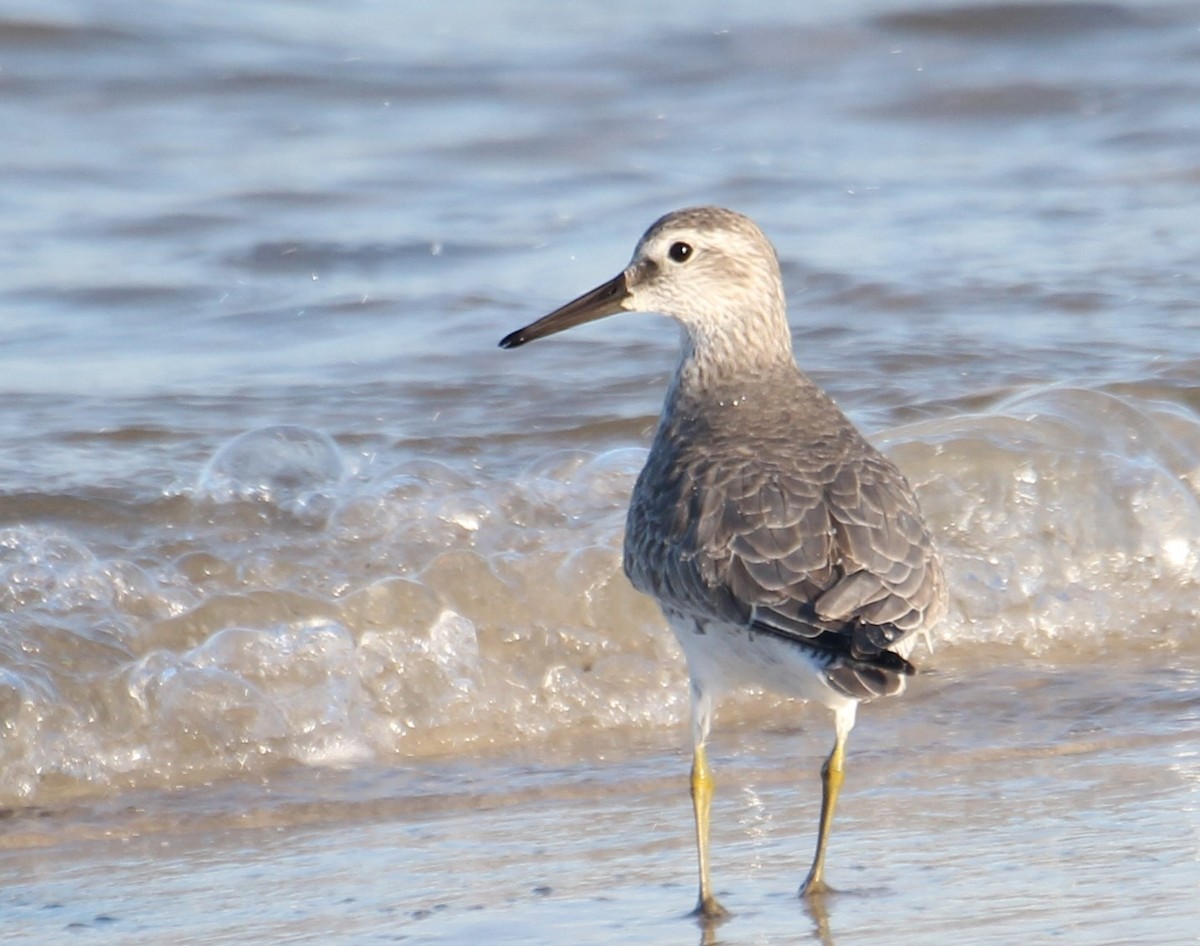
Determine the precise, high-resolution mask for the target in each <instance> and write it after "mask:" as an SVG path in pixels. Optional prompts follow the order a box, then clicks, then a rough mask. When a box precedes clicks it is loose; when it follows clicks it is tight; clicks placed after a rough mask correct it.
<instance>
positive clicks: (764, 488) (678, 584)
mask: <svg viewBox="0 0 1200 946" xmlns="http://www.w3.org/2000/svg"><path fill="white" fill-rule="evenodd" d="M864 446H865V445H864ZM684 478H685V480H688V479H690V482H687V483H684V484H680V485H681V486H682V488H683V492H684V493H685V494H687V495H689V496H690V502H689V503H680V506H679V508H680V513H681V516H680V518H679V520H678V526H679V530H680V532H683V533H684V534H683V535H682V536H680V538H682V540H683V541H673V540H671V541H665V542H663V544H662V545H661V546H660V548H659V556H661V557H659V558H658V561H659V563H660V564H661V565H662V566H665V567H664V568H661V569H659V570H658V577H659V579H660V580H659V581H656V582H655V584H656V585H657V586H658V587H656V588H654V589H653V593H654V594H656V595H657V596H658V597H659V598H660V599H663V600H666V601H669V602H671V603H672V604H674V605H675V606H681V607H684V608H686V609H688V610H692V611H696V612H699V613H703V614H707V615H710V616H714V617H719V618H721V619H722V620H724V621H727V622H729V623H732V624H744V625H746V626H748V627H751V628H752V629H755V630H758V631H760V632H765V633H771V634H775V635H777V636H782V637H791V638H794V639H797V640H803V641H805V642H806V643H808V644H810V645H812V646H814V647H817V648H819V649H825V650H829V651H831V652H833V653H834V654H836V655H837V657H838V658H839V659H838V660H837V661H835V662H834V664H833V665H831V669H830V671H827V673H828V675H829V676H830V678H831V682H832V683H834V685H836V686H838V687H839V688H841V689H843V690H845V691H846V692H848V693H850V694H851V695H854V696H858V697H861V698H868V697H870V696H876V695H880V694H882V693H888V692H894V691H895V690H896V689H898V688H899V686H900V681H899V679H898V677H897V675H898V674H905V673H911V672H912V670H911V667H910V666H909V665H908V664H907V662H906V661H904V660H903V658H902V657H900V656H898V655H897V654H895V653H894V652H893V651H892V648H894V647H895V645H897V644H899V643H900V642H901V641H903V640H904V639H905V638H907V637H909V636H911V635H912V634H913V633H914V632H917V631H919V630H921V629H923V628H926V627H928V626H930V625H931V624H932V623H933V622H934V621H936V620H937V618H938V617H940V614H941V612H942V610H943V609H944V606H945V602H944V598H945V590H944V582H943V578H942V573H941V568H940V565H939V563H938V559H937V555H936V552H935V551H934V548H933V543H932V539H931V537H930V535H929V533H928V531H927V529H926V528H925V526H924V524H923V522H922V520H921V517H920V513H919V510H918V508H917V504H916V500H915V498H914V497H913V495H912V492H911V490H910V489H909V487H908V484H907V482H906V481H905V480H904V478H903V476H902V475H901V474H900V472H899V471H898V470H897V469H896V468H895V466H893V465H892V464H891V462H890V461H889V460H887V459H886V458H885V457H883V456H882V455H881V454H878V453H876V452H875V451H874V450H872V449H871V448H869V447H867V448H866V449H865V451H864V452H863V453H860V454H858V455H857V456H855V457H852V458H849V459H847V458H842V460H841V462H840V463H837V464H828V465H826V466H825V467H823V468H821V467H816V465H815V464H814V468H812V469H807V470H800V471H797V470H795V469H790V470H788V471H787V472H786V473H785V472H782V471H781V470H779V469H778V468H773V467H772V466H771V465H769V464H763V463H761V462H760V463H746V462H744V461H739V462H725V463H722V462H720V461H713V462H710V463H703V464H698V465H697V467H696V468H693V470H692V475H691V477H689V476H688V475H686V474H685V476H684ZM684 507H687V511H686V513H685V512H684ZM662 538H666V537H662ZM631 577H635V576H634V575H633V574H632V573H631ZM634 583H635V584H638V581H637V580H636V578H635V582H634ZM639 587H640V585H639ZM644 590H651V589H649V588H646V589H644Z"/></svg>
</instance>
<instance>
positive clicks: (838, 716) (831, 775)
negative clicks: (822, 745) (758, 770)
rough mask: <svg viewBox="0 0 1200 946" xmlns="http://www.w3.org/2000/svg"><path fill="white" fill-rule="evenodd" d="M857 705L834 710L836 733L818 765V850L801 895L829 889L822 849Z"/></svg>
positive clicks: (844, 763)
mask: <svg viewBox="0 0 1200 946" xmlns="http://www.w3.org/2000/svg"><path fill="white" fill-rule="evenodd" d="M857 708H858V707H857V704H853V703H852V704H850V705H849V707H847V708H844V709H838V710H835V711H834V713H835V716H834V727H835V730H836V736H835V738H834V742H833V751H832V752H830V753H829V758H828V759H826V760H825V764H824V765H823V766H821V823H820V825H819V826H818V828H817V852H816V854H815V855H814V856H813V862H812V867H811V868H810V869H809V871H808V876H807V877H806V878H804V883H803V884H801V885H800V896H802V897H812V896H820V895H821V894H825V893H828V892H829V885H828V884H827V883H825V848H826V845H827V844H828V842H829V830H830V828H832V827H833V812H834V810H835V809H836V808H837V800H838V793H839V792H841V790H842V782H843V781H845V778H846V737H847V736H849V735H850V730H851V728H853V726H854V718H855V713H856V710H857Z"/></svg>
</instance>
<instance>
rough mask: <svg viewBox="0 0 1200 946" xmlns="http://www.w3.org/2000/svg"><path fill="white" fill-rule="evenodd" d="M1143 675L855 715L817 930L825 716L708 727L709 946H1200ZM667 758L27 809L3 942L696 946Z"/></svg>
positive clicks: (1027, 679)
mask: <svg viewBox="0 0 1200 946" xmlns="http://www.w3.org/2000/svg"><path fill="white" fill-rule="evenodd" d="M1144 670H1145V674H1146V675H1147V679H1143V680H1141V683H1142V684H1146V686H1145V688H1144V689H1143V692H1142V695H1141V698H1140V699H1139V700H1137V701H1131V700H1129V699H1126V698H1124V697H1123V696H1122V694H1123V693H1126V692H1127V691H1128V689H1129V687H1130V686H1131V685H1133V684H1134V683H1135V682H1136V681H1132V680H1131V679H1129V678H1128V677H1127V676H1124V675H1120V674H1105V673H1102V672H1100V671H1099V670H1097V671H1096V672H1094V673H1093V674H1092V675H1091V677H1090V679H1084V678H1082V677H1081V675H1080V674H1078V673H1071V674H1063V673H1061V672H1047V673H1044V674H1040V675H1039V674H1025V675H1022V676H1021V677H1020V678H1018V677H1014V676H1011V675H999V674H992V675H990V676H989V675H981V676H979V678H978V679H979V682H982V683H984V684H992V686H985V687H984V688H983V689H978V690H976V693H975V696H974V697H973V698H971V697H970V696H969V695H968V694H967V693H966V691H965V689H964V688H963V687H961V686H959V682H960V681H959V679H958V678H956V677H955V676H954V675H938V676H934V677H931V678H930V679H929V680H928V681H926V682H925V684H924V685H923V686H922V687H921V688H920V689H919V690H918V691H917V692H916V693H915V694H913V698H912V699H911V700H908V701H907V702H908V705H907V706H906V707H905V708H904V711H903V712H901V713H899V714H896V715H890V714H888V713H883V712H880V713H876V712H874V708H871V711H870V712H868V713H867V714H865V716H864V723H865V725H863V726H862V727H861V729H862V732H861V733H859V732H857V731H856V733H855V735H856V736H857V737H858V739H857V740H856V746H855V752H854V753H853V754H852V759H851V764H850V765H851V767H850V770H849V779H848V781H847V788H846V796H845V802H844V807H843V810H842V811H841V812H839V815H840V817H839V822H838V825H837V830H836V831H835V835H834V844H833V848H832V851H831V864H830V871H831V879H832V881H833V882H834V884H835V885H837V886H838V887H839V888H841V890H842V893H841V894H840V895H839V896H836V897H834V898H832V899H831V900H830V902H829V905H828V917H827V921H828V922H827V926H823V924H822V923H821V922H818V921H819V920H821V919H823V918H821V917H817V916H814V915H813V914H812V912H811V911H808V910H806V909H805V908H804V906H803V905H802V904H800V903H799V902H798V901H797V900H796V898H795V888H796V885H797V884H798V883H799V880H800V878H801V876H802V872H803V870H804V865H805V863H806V859H807V857H808V856H809V854H810V845H811V843H812V830H813V819H814V818H815V812H816V806H817V804H818V800H819V799H818V794H817V782H816V765H818V764H819V759H820V755H821V752H822V751H823V749H824V746H825V742H826V736H827V734H826V732H825V731H824V730H823V729H821V728H820V726H819V723H820V716H819V715H818V714H815V713H811V712H809V711H807V710H800V709H799V708H798V710H797V720H796V722H798V723H800V724H801V725H802V726H803V729H801V728H798V727H796V726H791V727H788V728H786V729H784V728H779V727H776V728H774V729H771V728H764V727H763V725H762V721H761V720H758V721H754V720H751V721H748V722H746V723H743V724H734V725H731V726H729V727H724V728H722V730H721V733H720V736H719V738H718V741H717V744H716V750H717V751H716V752H715V753H714V764H715V765H716V766H717V774H718V778H719V784H718V796H717V803H716V808H715V812H716V816H717V822H716V824H715V827H714V852H715V856H714V860H715V863H714V872H715V879H716V883H717V886H718V888H719V890H720V891H721V892H722V898H723V899H724V900H726V901H727V902H728V905H729V906H730V907H731V908H732V909H733V910H734V911H735V916H734V918H733V919H732V920H731V921H729V922H728V923H726V924H725V925H723V926H721V927H720V928H719V929H717V930H715V931H710V933H711V935H710V937H709V940H708V941H712V942H721V943H738V942H776V941H778V942H785V941H786V942H795V941H797V939H799V940H800V941H808V940H811V941H814V942H823V943H832V942H840V943H848V942H849V943H874V942H879V943H884V942H887V943H914V944H915V943H928V942H930V941H946V940H947V939H948V938H949V937H954V938H958V939H961V937H962V936H963V935H964V934H966V933H968V932H969V935H970V940H971V941H972V942H977V943H985V942H986V943H992V942H994V943H1011V942H1016V941H1021V940H1022V939H1026V940H1032V941H1041V940H1044V939H1046V938H1049V937H1060V936H1061V937H1063V941H1066V942H1071V943H1119V942H1130V943H1132V942H1142V943H1144V942H1155V943H1173V942H1178V943H1185V942H1194V941H1195V933H1194V930H1195V928H1196V924H1195V920H1196V917H1197V910H1198V908H1197V906H1196V903H1197V899H1196V893H1197V890H1198V889H1200V865H1198V862H1197V851H1200V814H1198V812H1200V805H1197V800H1198V798H1200V760H1198V759H1197V755H1196V751H1195V746H1194V740H1192V739H1191V738H1190V735H1189V733H1188V732H1187V723H1188V719H1189V716H1188V714H1189V713H1190V714H1192V715H1191V717H1190V718H1191V719H1192V720H1193V722H1194V718H1195V714H1196V702H1197V701H1196V698H1195V695H1194V693H1192V694H1189V693H1188V692H1187V691H1186V689H1185V688H1184V686H1185V685H1186V682H1187V678H1188V674H1187V672H1186V671H1180V672H1179V673H1178V674H1177V675H1176V676H1175V677H1174V678H1171V677H1167V678H1165V679H1164V678H1162V677H1157V678H1156V679H1158V681H1159V686H1158V688H1157V689H1154V688H1153V687H1150V686H1149V685H1148V675H1149V674H1151V673H1152V671H1153V668H1152V667H1149V666H1148V667H1146V668H1144ZM1004 679H1009V680H1010V682H1012V683H1013V684H1014V685H1013V686H1010V687H1008V688H1003V687H1001V686H1000V683H1001V682H1002V681H1003V680H1004ZM1172 679H1174V684H1178V685H1165V684H1167V683H1170V681H1171V680H1172ZM968 710H969V712H968ZM750 715H751V716H753V715H754V713H753V712H751V713H750ZM662 735H663V736H664V739H663V741H662V743H661V744H660V745H659V746H658V748H657V749H655V748H654V747H652V746H646V745H642V746H636V747H633V748H632V749H631V750H630V751H628V752H626V753H625V754H621V755H618V756H617V757H612V758H604V757H602V756H605V755H607V754H608V753H607V751H605V750H604V749H601V751H600V752H599V754H598V755H592V756H591V757H590V758H587V759H585V760H584V761H573V762H572V761H571V760H570V759H569V758H562V757H557V756H558V755H559V753H557V752H552V753H549V755H554V756H556V757H555V758H552V759H544V760H543V761H542V762H541V763H540V764H537V763H535V762H534V761H533V760H530V759H526V760H522V761H520V762H519V763H516V764H514V763H513V762H512V761H511V760H510V761H509V762H507V763H506V762H503V761H501V760H495V759H493V760H474V761H472V760H448V761H447V762H445V763H443V764H442V765H441V766H440V767H439V766H437V765H430V766H426V767H425V768H424V770H421V771H417V770H411V771H408V770H405V768H404V767H402V766H398V767H392V768H380V769H374V770H370V771H367V770H363V771H359V772H347V773H324V774H320V773H311V772H310V773H307V774H306V773H304V772H299V773H290V774H288V775H286V776H284V777H281V778H278V779H273V780H270V781H269V782H268V783H266V784H265V785H264V784H260V783H256V784H253V785H252V784H249V783H247V784H238V783H236V782H233V783H229V784H224V785H221V786H216V787H213V788H211V789H192V790H189V791H186V792H180V793H176V794H174V795H172V794H159V795H157V796H156V795H152V794H147V795H145V796H142V797H140V798H139V797H134V796H125V797H122V796H118V797H116V798H113V799H109V800H106V801H104V802H102V803H97V804H94V805H91V806H76V807H73V808H65V809H63V810H59V811H40V812H38V811H29V812H18V813H15V814H14V815H13V816H12V817H9V818H8V819H6V820H5V821H4V822H3V826H2V829H0V831H2V836H3V839H4V840H3V843H4V846H5V849H4V850H3V851H0V912H2V913H3V914H4V916H5V918H6V919H5V923H4V928H5V934H4V935H5V941H8V942H29V943H34V942H37V943H57V942H64V943H65V942H78V941H79V939H78V937H79V936H80V935H86V936H87V937H88V941H89V942H91V941H102V942H119V943H131V944H136V943H151V942H155V943H158V942H161V941H162V940H163V939H164V938H168V939H174V940H177V941H186V942H189V943H213V944H217V943H234V942H237V943H245V942H247V941H250V942H307V941H313V942H316V941H323V942H371V941H396V940H400V941H407V942H430V943H468V942H472V941H477V940H484V941H487V942H493V943H494V942H501V943H503V942H512V943H518V942H519V943H540V942H544V943H561V942H573V943H612V942H630V943H633V942H638V943H642V942H647V941H653V942H689V943H691V942H696V941H697V939H698V938H699V937H700V935H701V934H702V932H703V931H701V930H700V928H699V927H698V926H697V925H696V924H695V922H694V921H692V920H690V919H687V918H686V917H685V916H684V914H686V913H687V911H688V909H689V908H690V906H691V902H692V899H693V897H694V891H693V865H692V856H693V855H692V850H691V837H690V826H689V823H688V819H689V804H688V799H687V794H686V788H685V784H686V783H685V781H684V776H685V772H686V758H685V755H684V753H683V752H682V751H681V749H679V748H678V747H670V746H669V745H667V741H668V739H669V738H670V736H671V735H672V734H669V733H667V734H662ZM601 741H602V740H600V741H598V742H601ZM593 748H595V747H593ZM584 754H585V755H586V753H584ZM561 755H562V756H570V755H571V752H570V751H569V750H566V749H564V750H563V751H562V753H561ZM598 756H599V757H598Z"/></svg>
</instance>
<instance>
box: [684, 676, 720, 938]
mask: <svg viewBox="0 0 1200 946" xmlns="http://www.w3.org/2000/svg"><path fill="white" fill-rule="evenodd" d="M691 676H692V679H691V692H692V810H693V811H694V812H695V814H696V855H697V858H698V860H699V867H700V896H699V898H698V899H697V900H696V909H695V910H693V911H692V915H693V916H698V917H701V918H702V919H706V920H716V919H720V918H721V917H724V916H728V915H729V911H728V910H726V909H725V908H724V907H723V906H721V904H719V903H718V902H717V898H716V897H715V896H714V895H713V892H712V881H711V880H710V879H709V875H708V827H709V818H708V816H709V811H710V809H711V807H712V796H713V777H712V772H711V771H710V770H709V768H708V755H707V753H706V752H705V751H704V747H705V744H706V743H707V742H708V734H709V731H710V730H711V729H712V694H711V693H710V692H706V691H705V690H704V688H703V687H702V686H701V685H700V681H699V680H698V678H697V677H696V675H695V674H692V675H691Z"/></svg>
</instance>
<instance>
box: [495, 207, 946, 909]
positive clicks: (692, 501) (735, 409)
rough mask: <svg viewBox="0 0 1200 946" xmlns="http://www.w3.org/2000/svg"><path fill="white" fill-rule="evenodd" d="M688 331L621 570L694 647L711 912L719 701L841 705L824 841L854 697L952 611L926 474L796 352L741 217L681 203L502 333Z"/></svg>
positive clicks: (699, 824) (509, 343)
mask: <svg viewBox="0 0 1200 946" xmlns="http://www.w3.org/2000/svg"><path fill="white" fill-rule="evenodd" d="M624 310H632V311H655V312H662V313H664V314H666V315H669V316H671V317H672V318H674V319H675V320H676V321H677V322H679V323H680V325H681V326H682V328H683V333H682V349H683V350H682V357H681V359H680V362H679V366H678V368H677V370H676V372H675V376H674V378H673V380H672V382H671V385H670V389H669V390H668V392H667V398H666V403H665V405H664V407H663V412H662V417H661V419H660V421H659V425H658V430H657V432H656V433H655V436H654V443H653V445H652V447H651V449H650V455H649V457H648V459H647V461H646V466H645V468H644V469H643V470H642V473H641V475H640V476H639V477H638V481H637V486H636V487H635V488H634V492H633V498H632V500H631V503H630V508H629V516H628V520H627V524H626V533H625V571H626V574H627V575H628V576H629V578H630V580H631V581H632V582H633V584H634V586H635V587H636V588H638V589H639V590H640V591H643V592H645V593H646V594H649V595H651V596H653V597H654V598H655V599H656V600H657V601H658V602H659V604H660V606H661V607H662V610H663V613H664V614H665V615H666V617H667V619H668V621H669V622H670V624H671V627H672V629H673V630H674V632H675V634H676V636H677V637H678V639H679V642H680V645H681V646H682V648H683V651H684V654H685V655H686V657H687V661H688V670H689V674H690V676H691V680H692V706H693V720H694V725H693V739H694V747H695V762H694V765H693V769H692V795H693V799H694V802H695V807H696V830H697V843H698V847H699V853H700V900H699V903H698V905H697V912H698V913H700V914H702V915H703V916H707V917H715V916H720V915H722V914H723V913H724V910H723V908H722V907H721V906H720V904H719V903H717V901H716V898H715V897H714V896H713V894H712V890H711V885H710V883H709V878H708V816H709V815H708V812H709V800H710V798H711V793H712V781H711V776H710V773H709V770H708V765H707V761H706V757H705V751H704V748H705V743H706V741H707V738H708V734H709V730H710V726H711V719H712V710H713V703H714V700H715V698H716V697H717V696H718V695H719V693H720V692H721V691H722V690H724V689H726V688H728V687H730V686H737V685H753V686H763V687H766V688H768V689H773V690H777V691H779V692H782V693H786V694H789V695H792V696H797V697H800V698H803V699H810V700H816V701H818V702H820V703H822V704H824V705H825V706H828V707H829V708H830V709H832V710H833V712H834V715H835V723H836V730H837V739H836V741H835V744H834V748H833V751H832V752H831V753H830V756H829V759H828V760H827V761H826V763H825V766H824V767H823V769H822V782H823V786H824V792H823V804H822V814H821V824H820V830H819V833H818V842H817V852H816V856H815V857H814V860H813V866H812V870H811V871H810V872H809V875H808V878H807V879H806V881H805V883H804V886H803V887H802V893H804V894H807V895H817V894H821V893H823V892H825V891H826V890H827V889H828V888H827V887H826V885H825V882H824V857H825V842H826V839H827V836H828V832H829V827H830V824H831V823H832V818H833V809H834V805H835V804H836V800H837V795H838V791H839V788H840V786H841V780H842V769H843V757H844V755H843V754H844V745H845V739H846V736H847V735H848V733H849V731H850V729H851V727H852V726H853V725H854V719H855V711H856V708H857V705H858V702H859V701H862V700H867V699H871V698H874V697H878V696H887V695H892V694H895V693H899V692H900V691H901V690H902V689H903V688H904V683H905V679H906V677H907V676H908V675H909V674H911V673H912V667H911V665H910V664H909V663H908V661H907V659H906V657H907V655H908V654H909V652H910V651H911V649H912V646H913V643H914V640H915V635H917V634H927V633H928V631H929V629H930V628H931V627H932V626H933V625H934V624H935V623H936V622H937V620H938V619H939V618H940V617H941V615H942V614H943V612H944V611H945V607H946V589H945V582H944V580H943V577H942V569H941V565H940V563H939V560H938V556H937V553H936V551H935V549H934V545H933V542H932V540H931V538H930V534H929V530H928V528H927V527H926V525H925V523H924V521H923V520H922V518H921V513H920V510H919V509H918V507H917V502H916V500H915V498H914V497H913V493H912V490H911V489H910V488H909V485H908V483H907V481H906V480H905V479H904V477H903V475H901V473H900V471H899V470H898V469H896V467H895V466H894V465H893V464H892V463H891V461H889V460H888V459H887V458H886V457H884V456H883V455H882V454H881V453H879V452H878V451H877V450H876V449H875V448H874V447H872V446H871V445H870V444H868V443H867V442H866V441H865V440H864V439H863V437H862V436H861V435H860V434H859V433H858V431H857V430H856V429H855V428H854V426H853V425H852V424H851V423H850V421H849V420H847V418H846V417H845V415H844V414H842V412H841V411H840V410H838V408H837V406H836V405H835V404H834V403H833V401H832V400H831V399H830V398H829V397H828V396H827V395H826V394H825V393H824V392H822V391H821V390H820V389H819V388H817V386H816V385H815V384H813V383H812V381H810V380H809V379H808V378H807V377H806V376H805V375H804V374H803V373H802V372H801V371H800V369H799V368H798V367H797V366H796V362H795V360H794V358H793V355H792V345H791V334H790V330H789V328H788V323H787V314H786V308H785V302H784V297H783V282H782V279H781V278H780V273H779V264H778V261H777V259H776V256H775V251H774V249H773V248H772V247H771V244H770V243H769V242H768V241H767V239H766V237H765V236H763V234H762V232H761V231H760V230H759V229H758V227H757V226H755V225H754V223H752V222H751V221H750V220H748V219H747V218H746V217H743V216H741V215H740V214H736V213H733V212H732V211H729V210H723V209H720V208H715V207H700V208H695V209H691V210H683V211H678V212H676V213H672V214H668V215H667V216H665V217H663V218H662V219H661V220H659V221H657V222H656V223H655V224H654V225H653V226H652V227H651V228H650V229H649V230H648V231H646V234H645V235H644V236H643V237H642V239H641V241H640V242H639V243H638V246H637V249H636V250H635V251H634V255H633V259H632V261H631V262H630V264H629V266H628V267H627V268H626V269H625V271H624V272H623V273H621V274H620V275H619V276H617V277H616V278H615V279H613V280H611V281H609V282H608V283H605V284H604V285H602V286H599V287H598V288H596V289H594V290H592V291H591V292H589V293H587V294H585V295H583V296H580V297H579V298H578V299H576V300H575V301H573V302H570V303H568V304H567V305H565V306H563V307H562V308H560V309H558V310H556V311H555V312H553V313H551V314H550V315H548V316H546V317H545V318H543V319H540V320H538V321H537V322H534V323H533V324H531V325H529V326H527V327H526V328H524V329H520V330H519V331H517V332H514V333H512V334H511V335H509V336H508V337H506V338H505V339H504V340H503V341H502V342H501V345H502V346H503V347H506V348H511V347H515V346H517V345H521V344H524V343H525V342H527V341H532V340H533V339H536V338H540V337H543V336H545V335H549V334H552V333H554V332H558V331H562V330H563V329H566V328H570V327H571V326H573V325H578V324H581V323H583V322H586V321H590V320H592V319H595V318H600V317H602V316H605V315H610V314H613V313H615V312H618V311H624Z"/></svg>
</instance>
